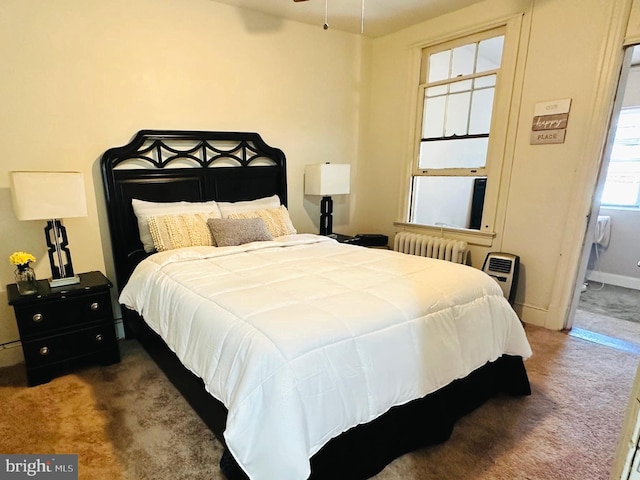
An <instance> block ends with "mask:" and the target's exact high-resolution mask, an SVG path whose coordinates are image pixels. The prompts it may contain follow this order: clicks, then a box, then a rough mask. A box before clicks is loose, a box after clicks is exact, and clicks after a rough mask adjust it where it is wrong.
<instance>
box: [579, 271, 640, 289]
mask: <svg viewBox="0 0 640 480" xmlns="http://www.w3.org/2000/svg"><path fill="white" fill-rule="evenodd" d="M587 280H591V281H594V282H599V283H606V284H607V285H615V286H617V287H624V288H632V289H634V290H640V278H637V277H627V276H625V275H617V274H615V273H607V272H598V271H596V270H589V271H588V272H587Z"/></svg>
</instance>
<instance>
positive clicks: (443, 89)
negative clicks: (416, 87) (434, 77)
mask: <svg viewBox="0 0 640 480" xmlns="http://www.w3.org/2000/svg"><path fill="white" fill-rule="evenodd" d="M446 94H447V85H440V86H438V87H429V88H427V89H426V91H425V95H426V96H427V97H437V96H438V95H446Z"/></svg>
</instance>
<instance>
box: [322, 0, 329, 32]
mask: <svg viewBox="0 0 640 480" xmlns="http://www.w3.org/2000/svg"><path fill="white" fill-rule="evenodd" d="M322 28H324V29H325V30H327V29H328V28H329V0H324V26H323V27H322Z"/></svg>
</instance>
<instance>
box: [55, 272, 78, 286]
mask: <svg viewBox="0 0 640 480" xmlns="http://www.w3.org/2000/svg"><path fill="white" fill-rule="evenodd" d="M76 283H80V277H79V276H78V275H74V276H73V277H64V278H50V279H49V286H50V287H51V288H56V287H65V286H67V285H75V284H76Z"/></svg>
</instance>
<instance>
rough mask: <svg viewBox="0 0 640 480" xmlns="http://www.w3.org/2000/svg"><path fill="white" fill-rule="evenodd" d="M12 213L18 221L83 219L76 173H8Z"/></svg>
mask: <svg viewBox="0 0 640 480" xmlns="http://www.w3.org/2000/svg"><path fill="white" fill-rule="evenodd" d="M10 177H11V199H12V202H13V211H14V212H15V214H16V217H18V220H50V219H60V218H71V217H86V216H87V202H86V199H85V193H84V175H83V174H82V173H80V172H10Z"/></svg>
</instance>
